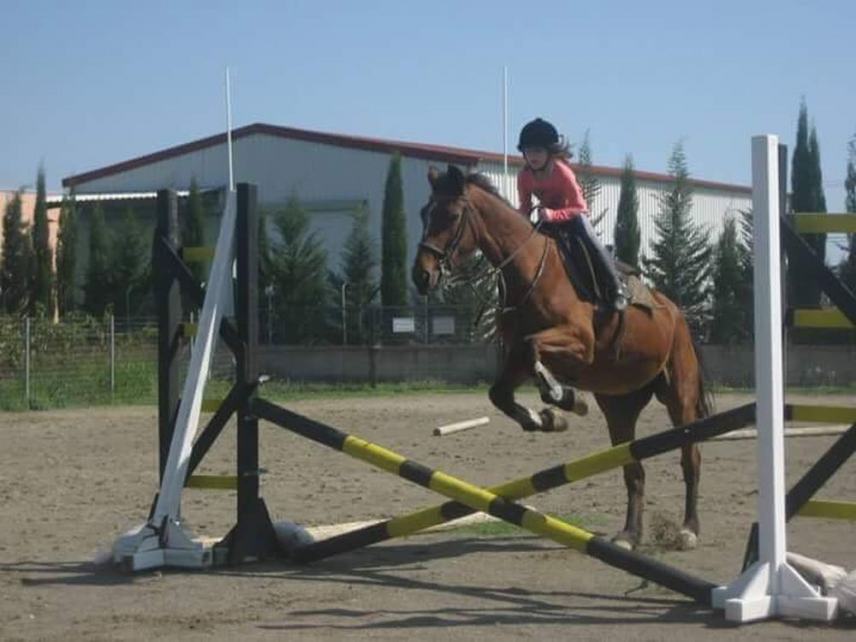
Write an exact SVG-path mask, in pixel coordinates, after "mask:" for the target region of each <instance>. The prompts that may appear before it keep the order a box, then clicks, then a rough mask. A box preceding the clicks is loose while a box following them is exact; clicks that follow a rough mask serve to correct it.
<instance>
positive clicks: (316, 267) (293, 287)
mask: <svg viewBox="0 0 856 642" xmlns="http://www.w3.org/2000/svg"><path fill="white" fill-rule="evenodd" d="M274 223H275V225H276V228H277V231H278V232H279V238H280V242H279V243H277V244H276V245H275V246H274V247H273V252H272V255H271V263H270V264H271V271H272V274H271V276H272V284H273V286H274V287H275V288H276V291H277V300H276V316H277V319H278V320H279V321H280V322H281V324H282V325H281V327H282V329H283V334H282V336H281V337H280V338H281V339H282V340H283V341H285V342H286V343H312V342H316V341H318V340H320V339H323V338H325V337H326V335H327V330H328V328H327V320H326V310H325V309H324V306H325V305H326V304H327V303H328V302H329V299H330V289H329V284H328V280H327V253H326V251H325V250H324V246H323V244H322V242H321V241H320V240H319V239H318V237H317V236H316V234H315V233H314V232H311V231H310V229H309V215H308V214H307V212H306V211H305V210H304V209H303V207H301V205H300V202H299V201H298V200H297V197H296V196H292V197H291V198H290V199H289V201H288V203H287V204H286V206H285V208H284V209H283V210H281V211H279V212H277V213H276V214H275V221H274ZM279 327H280V326H279V325H278V328H279Z"/></svg>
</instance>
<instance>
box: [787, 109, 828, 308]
mask: <svg viewBox="0 0 856 642" xmlns="http://www.w3.org/2000/svg"><path fill="white" fill-rule="evenodd" d="M821 181H822V178H821V170H820V149H819V148H818V145H817V131H816V130H815V129H814V128H812V130H811V131H809V126H808V109H807V107H806V104H805V101H803V102H802V103H801V105H800V111H799V116H798V118H797V141H796V145H795V146H794V154H793V158H792V161H791V191H792V195H791V207H792V208H793V211H794V212H825V211H826V199H825V198H824V196H823V187H822V185H821ZM803 238H804V239H805V240H806V242H807V243H808V244H809V245H810V246H811V247H812V249H813V250H814V251H815V253H816V254H817V255H818V257H819V258H820V259H821V260H823V259H824V258H825V256H826V235H825V234H806V235H804V236H803ZM788 285H789V286H790V291H789V294H788V298H789V300H790V301H791V302H792V305H794V306H797V307H807V306H818V305H820V286H819V284H818V283H817V280H815V279H812V278H811V277H810V273H809V271H808V270H807V269H806V268H805V266H804V265H802V263H801V262H800V261H799V260H796V261H792V262H791V265H790V268H789V269H788Z"/></svg>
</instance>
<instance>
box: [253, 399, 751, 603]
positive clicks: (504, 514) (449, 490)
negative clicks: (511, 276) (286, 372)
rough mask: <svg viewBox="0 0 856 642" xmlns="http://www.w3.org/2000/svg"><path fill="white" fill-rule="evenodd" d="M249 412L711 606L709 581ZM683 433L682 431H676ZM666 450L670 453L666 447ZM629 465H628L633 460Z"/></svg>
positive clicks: (364, 447)
mask: <svg viewBox="0 0 856 642" xmlns="http://www.w3.org/2000/svg"><path fill="white" fill-rule="evenodd" d="M252 408H253V413H254V414H255V415H256V416H257V417H259V418H260V419H265V420H267V421H270V422H272V423H274V424H276V425H278V426H281V427H283V428H285V429H287V430H290V431H292V432H294V433H296V434H298V435H301V436H303V437H307V438H308V439H311V440H313V441H315V442H317V443H319V444H323V445H325V446H328V447H330V448H333V449H336V450H339V451H341V452H344V453H346V454H348V455H350V456H351V457H354V458H356V459H359V460H361V461H364V462H366V463H368V464H371V465H372V466H375V467H376V468H379V469H381V470H384V471H386V472H389V473H392V474H394V475H398V476H399V477H401V478H403V479H406V480H408V481H411V482H413V483H416V484H419V485H420V486H423V487H425V488H429V489H430V490H433V491H435V492H437V493H439V494H441V495H444V496H446V497H448V498H450V499H452V500H454V501H455V502H457V503H459V504H461V505H463V506H466V507H468V508H469V509H471V510H472V511H480V512H484V513H488V514H490V515H493V516H494V517H498V518H499V519H502V520H504V521H506V522H509V523H511V524H515V525H517V526H520V527H522V528H525V529H527V530H529V531H531V532H533V533H536V534H538V535H542V536H544V537H547V538H549V539H551V540H553V541H555V542H558V543H560V544H562V545H564V546H568V547H570V548H573V549H575V550H578V551H580V552H582V553H584V554H586V555H588V556H591V557H595V558H597V559H599V560H601V561H603V562H605V563H606V564H609V565H610V566H614V567H616V568H620V569H622V570H625V571H627V572H629V573H632V574H634V575H637V576H639V577H643V578H645V579H648V580H650V581H652V582H654V583H656V584H659V585H661V586H665V587H666V588H669V589H671V590H673V591H676V592H678V593H682V594H683V595H687V596H689V597H691V598H693V599H694V600H695V601H696V602H699V603H701V604H705V605H709V604H710V600H711V590H712V589H713V588H714V586H715V584H713V583H711V582H708V581H706V580H702V579H699V578H696V577H693V576H691V575H689V574H687V573H685V572H683V571H681V570H679V569H675V568H672V567H670V566H668V565H666V564H663V563H662V562H660V561H658V560H655V559H652V558H649V557H646V556H644V555H641V554H639V553H636V552H634V551H628V550H626V549H624V548H622V547H620V546H617V545H616V544H614V543H612V542H611V541H609V540H608V539H606V538H603V537H599V536H596V535H594V534H592V533H589V532H588V531H586V530H584V529H581V528H578V527H576V526H573V525H571V524H568V523H567V522H564V521H562V520H560V519H557V518H555V517H552V516H550V515H546V514H544V513H541V512H539V511H536V510H534V509H531V508H527V507H524V506H521V505H519V504H516V503H514V502H513V501H511V500H509V499H507V498H505V497H501V496H499V495H498V494H496V493H494V492H491V491H490V490H486V489H484V488H481V487H479V486H475V485H473V484H470V483H468V482H465V481H463V480H460V479H457V478H455V477H452V476H451V475H448V474H446V473H443V472H441V471H438V470H432V469H430V468H428V467H426V466H423V465H422V464H419V463H417V462H414V461H411V460H409V459H407V458H405V457H403V456H402V455H399V454H397V453H395V452H392V451H391V450H387V449H386V448H383V447H382V446H378V445H377V444H372V443H369V442H367V441H364V440H362V439H360V438H358V437H354V436H352V435H348V434H346V433H344V432H342V431H340V430H337V429H336V428H333V427H332V426H328V425H326V424H322V423H320V422H317V421H314V420H312V419H309V418H308V417H304V416H302V415H299V414H297V413H294V412H291V411H290V410H286V409H284V408H281V407H279V406H276V405H275V404H272V403H270V402H268V401H265V400H264V399H255V400H254V401H253V404H252ZM744 412H745V411H744ZM752 414H753V415H754V406H752ZM743 425H745V424H743ZM685 429H686V427H684V429H679V430H685ZM676 436H677V435H669V436H668V438H664V439H663V442H664V443H665V442H673V441H674V440H675V437H676ZM648 447H649V449H650V448H652V447H653V446H652V445H650V444H649V446H648ZM668 449H669V450H671V448H668ZM619 453H624V454H619ZM628 453H631V446H630V444H629V443H628V444H624V445H623V446H617V447H616V448H615V449H610V454H608V455H607V454H604V463H603V464H597V465H595V464H593V463H591V462H590V464H591V465H592V466H593V467H594V468H600V467H601V466H608V467H609V468H614V467H615V466H616V465H620V464H618V463H617V462H619V461H623V460H624V459H625V457H626V456H627V454H628ZM631 456H632V453H631ZM628 461H632V459H630V460H628ZM576 470H581V471H584V470H586V468H585V467H582V468H577V469H576Z"/></svg>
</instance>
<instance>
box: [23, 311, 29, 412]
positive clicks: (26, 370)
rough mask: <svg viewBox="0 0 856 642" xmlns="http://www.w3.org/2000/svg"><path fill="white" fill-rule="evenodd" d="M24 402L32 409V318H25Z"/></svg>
mask: <svg viewBox="0 0 856 642" xmlns="http://www.w3.org/2000/svg"><path fill="white" fill-rule="evenodd" d="M24 402H25V403H26V404H27V409H29V408H30V317H24Z"/></svg>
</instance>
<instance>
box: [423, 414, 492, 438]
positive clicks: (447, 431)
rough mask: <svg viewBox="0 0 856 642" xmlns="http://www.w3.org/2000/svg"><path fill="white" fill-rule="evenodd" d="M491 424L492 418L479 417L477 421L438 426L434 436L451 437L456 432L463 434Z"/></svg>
mask: <svg viewBox="0 0 856 642" xmlns="http://www.w3.org/2000/svg"><path fill="white" fill-rule="evenodd" d="M488 422H490V417H477V418H476V419H467V420H466V421H457V422H455V423H453V424H446V425H445V426H438V427H437V428H435V429H434V435H435V436H436V437H444V436H446V435H451V434H452V433H455V432H461V431H462V430H470V429H472V428H478V427H479V426H484V425H485V424H486V423H488Z"/></svg>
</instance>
